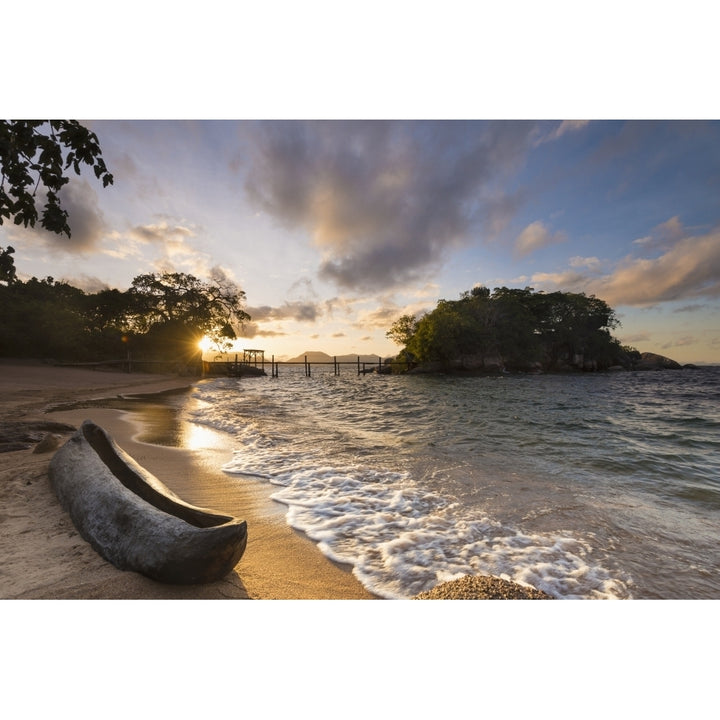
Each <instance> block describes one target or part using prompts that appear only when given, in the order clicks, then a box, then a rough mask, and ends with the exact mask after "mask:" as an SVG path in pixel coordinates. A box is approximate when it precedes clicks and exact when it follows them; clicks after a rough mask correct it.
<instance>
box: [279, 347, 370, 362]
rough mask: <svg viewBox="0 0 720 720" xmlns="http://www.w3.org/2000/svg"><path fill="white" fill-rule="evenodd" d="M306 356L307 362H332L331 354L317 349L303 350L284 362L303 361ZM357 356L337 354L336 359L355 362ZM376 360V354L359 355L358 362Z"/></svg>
mask: <svg viewBox="0 0 720 720" xmlns="http://www.w3.org/2000/svg"><path fill="white" fill-rule="evenodd" d="M306 357H307V361H308V362H309V363H331V362H333V356H332V355H328V354H327V353H324V352H320V351H319V350H309V351H308V352H304V353H302V354H300V355H298V356H297V357H294V358H290V359H289V360H286V361H285V362H300V363H301V362H305V358H306ZM357 359H358V356H357V355H338V356H337V361H338V362H357ZM377 361H378V356H377V355H360V362H361V363H363V362H364V363H376V362H377Z"/></svg>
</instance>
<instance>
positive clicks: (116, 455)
mask: <svg viewBox="0 0 720 720" xmlns="http://www.w3.org/2000/svg"><path fill="white" fill-rule="evenodd" d="M49 472H50V481H51V483H52V486H53V489H54V490H55V494H56V495H57V497H58V500H60V504H61V505H62V507H63V508H64V509H65V510H66V511H67V512H68V513H69V515H70V517H71V518H72V521H73V523H74V524H75V527H76V528H77V530H78V532H79V533H80V535H82V537H83V538H84V539H85V540H87V541H88V542H89V543H90V544H91V545H92V547H93V548H94V549H95V550H96V551H97V552H98V553H99V554H100V555H102V557H104V558H105V559H106V560H108V561H109V562H111V563H112V564H113V565H115V566H116V567H118V568H120V569H121V570H134V571H135V572H139V573H142V574H143V575H146V576H148V577H150V578H152V579H154V580H158V581H160V582H164V583H173V584H186V585H194V584H199V583H208V582H213V581H214V580H219V579H220V578H222V577H224V576H225V575H227V574H228V573H229V572H230V571H231V570H232V569H233V568H234V567H235V565H236V564H237V563H238V561H239V560H240V558H241V557H242V554H243V552H245V546H246V544H247V524H246V522H245V521H244V520H239V519H237V518H234V517H231V516H229V515H223V514H220V513H217V512H214V511H213V510H208V509H206V508H201V507H196V506H195V505H190V504H188V503H186V502H185V501H183V500H181V499H180V498H179V497H178V496H177V495H175V493H173V492H172V491H171V490H170V489H169V488H168V487H167V486H166V485H164V484H163V483H162V482H161V481H160V480H159V479H158V478H156V477H155V476H154V475H153V474H152V473H150V472H148V471H147V470H146V469H145V468H143V467H142V466H141V465H139V464H138V463H137V462H135V460H133V459H132V458H131V457H130V455H128V454H127V453H126V452H125V451H124V450H123V449H122V448H120V447H119V446H118V445H117V444H116V443H115V441H114V440H113V439H112V438H111V437H110V435H109V434H108V433H107V432H105V430H103V429H102V428H101V427H100V426H99V425H96V424H95V423H93V422H92V421H90V420H86V421H85V422H84V423H83V424H82V426H81V427H80V429H79V430H78V431H77V432H76V433H75V434H74V435H72V437H71V438H70V439H69V440H68V441H67V442H66V443H65V444H64V445H63V446H62V447H61V448H60V449H59V450H58V451H57V452H56V453H55V455H54V456H53V458H52V460H51V461H50V471H49Z"/></svg>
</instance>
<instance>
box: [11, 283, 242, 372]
mask: <svg viewBox="0 0 720 720" xmlns="http://www.w3.org/2000/svg"><path fill="white" fill-rule="evenodd" d="M244 298H245V293H244V292H242V291H241V290H239V289H238V288H237V287H236V286H235V285H234V284H232V283H230V282H228V281H227V280H225V279H217V281H216V282H214V283H208V282H203V281H201V280H199V279H197V278H195V277H193V276H192V275H184V274H181V273H163V274H161V275H153V274H150V275H140V276H138V277H136V278H135V280H134V281H133V285H132V287H131V288H130V289H129V290H127V291H125V292H121V291H120V290H114V289H106V290H101V291H100V292H97V293H91V294H88V293H85V292H83V291H82V290H80V289H78V288H75V287H73V286H71V285H69V284H67V283H63V282H58V281H56V280H54V279H53V278H52V277H48V278H45V279H43V280H38V279H37V278H31V279H30V280H28V281H27V282H21V281H17V280H16V281H15V282H13V283H8V284H7V285H2V284H0V356H5V357H51V358H55V359H58V360H67V361H70V360H86V361H90V360H107V359H114V360H115V359H116V360H122V359H125V357H126V355H127V353H128V352H131V353H132V357H133V358H134V359H136V360H138V359H140V360H142V359H153V360H158V359H162V360H169V361H172V362H176V363H181V364H185V363H189V362H195V361H198V360H199V347H198V342H199V340H200V338H201V337H202V336H203V335H209V336H210V337H213V338H214V339H215V340H216V342H218V343H220V342H222V340H223V338H232V337H235V328H238V329H239V326H240V325H241V324H242V323H243V322H244V321H246V320H249V317H250V316H249V315H248V314H247V313H246V312H245V311H244V310H243V309H242V301H243V300H244Z"/></svg>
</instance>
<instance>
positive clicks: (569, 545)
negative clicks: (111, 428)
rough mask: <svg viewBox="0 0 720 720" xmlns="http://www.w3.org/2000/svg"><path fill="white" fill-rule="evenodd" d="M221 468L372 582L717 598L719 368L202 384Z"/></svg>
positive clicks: (198, 415)
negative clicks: (483, 577)
mask: <svg viewBox="0 0 720 720" xmlns="http://www.w3.org/2000/svg"><path fill="white" fill-rule="evenodd" d="M193 398H194V399H193V400H192V401H191V402H189V403H187V404H186V405H185V407H184V409H183V416H184V419H186V420H188V421H190V422H193V423H196V424H199V425H203V426H209V427H212V428H214V429H217V430H221V431H223V432H224V433H226V437H227V442H228V447H229V448H231V449H232V450H233V459H232V460H231V461H230V462H228V463H227V464H226V465H225V466H224V468H223V470H224V471H225V472H226V473H227V474H228V475H229V476H231V477H233V478H235V479H236V481H237V482H239V483H241V482H243V477H244V476H253V477H255V478H262V479H264V480H266V481H267V482H268V483H271V484H272V485H273V486H274V488H273V497H274V498H275V499H276V500H277V501H279V502H281V503H283V504H285V505H286V506H287V516H286V517H287V522H288V523H290V524H291V525H292V526H293V527H295V528H297V529H299V530H302V531H304V532H305V533H307V534H308V535H309V536H310V537H311V538H312V539H313V540H314V541H315V542H317V544H318V546H319V548H320V550H321V551H322V552H323V553H324V554H326V555H327V556H328V557H330V558H332V559H333V560H336V561H339V562H343V563H349V564H350V565H352V567H353V573H354V574H355V575H356V577H357V578H358V579H359V580H360V582H362V584H363V585H365V587H367V588H368V589H369V590H370V591H372V592H373V593H376V594H377V595H380V596H382V597H388V598H406V597H411V596H413V595H415V594H416V593H418V592H421V591H423V590H427V589H429V588H431V587H433V586H434V585H436V584H437V583H439V582H442V581H446V580H450V579H453V578H455V577H459V576H461V575H463V574H467V573H471V574H491V575H496V576H500V577H504V578H507V579H511V580H515V581H518V582H524V583H529V584H531V585H533V586H535V587H537V588H540V589H542V590H545V591H546V592H548V593H549V594H550V595H552V596H554V597H556V598H683V599H690V598H720V553H719V552H718V547H720V523H719V522H718V520H719V519H720V368H700V369H697V370H682V371H663V372H637V373H614V374H575V375H538V376H523V375H507V376H492V377H458V376H441V375H438V376H419V375H414V376H407V375H398V376H388V375H375V374H372V375H365V376H358V375H357V374H356V373H354V372H353V371H352V370H343V371H342V373H341V375H340V376H335V375H333V373H332V369H330V370H329V371H326V372H323V368H321V367H319V366H316V367H313V376H312V377H305V376H304V373H303V369H302V368H299V369H289V368H283V367H281V369H280V377H279V378H270V377H260V378H242V379H236V378H218V379H213V380H209V381H205V382H202V383H200V384H199V385H198V387H197V389H196V392H195V393H194V396H193Z"/></svg>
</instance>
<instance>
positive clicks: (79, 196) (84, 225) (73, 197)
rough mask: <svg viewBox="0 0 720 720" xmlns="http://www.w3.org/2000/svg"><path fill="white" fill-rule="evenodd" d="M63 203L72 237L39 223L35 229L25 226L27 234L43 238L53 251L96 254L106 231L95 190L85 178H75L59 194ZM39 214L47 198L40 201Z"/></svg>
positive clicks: (44, 242) (31, 236) (34, 237)
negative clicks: (47, 228)
mask: <svg viewBox="0 0 720 720" xmlns="http://www.w3.org/2000/svg"><path fill="white" fill-rule="evenodd" d="M59 197H60V204H61V205H62V207H63V209H64V210H66V211H67V213H68V219H67V222H68V225H69V226H70V237H67V235H58V234H57V233H54V232H49V231H48V230H45V229H43V228H42V227H41V226H40V223H39V222H38V223H37V224H36V225H35V227H34V228H27V229H24V230H23V232H24V234H25V237H29V238H30V239H31V241H32V240H36V241H39V242H40V243H41V244H42V245H44V246H46V247H47V249H48V250H51V251H53V252H55V251H62V252H69V253H75V254H82V253H94V252H98V251H99V250H100V241H101V240H102V238H103V233H104V232H105V230H106V227H105V220H104V216H103V213H102V211H101V210H100V208H99V206H98V197H97V193H96V192H95V190H94V189H93V188H92V187H91V186H90V185H89V183H87V182H86V181H85V180H78V179H71V180H70V182H69V183H68V184H67V185H65V186H64V187H63V188H62V190H61V191H60V193H59ZM38 205H39V206H40V207H39V213H40V214H41V213H42V206H44V205H45V199H44V198H41V199H39V200H38Z"/></svg>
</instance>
